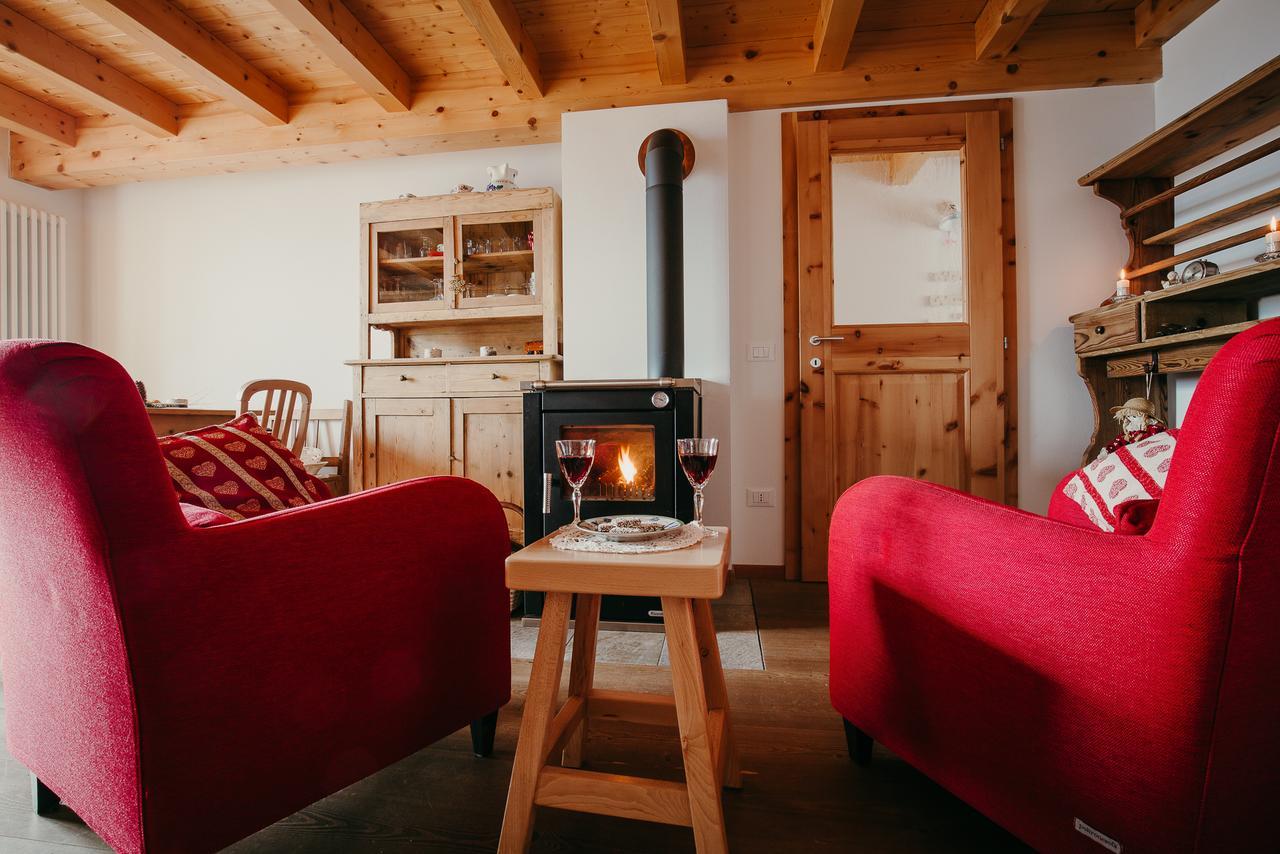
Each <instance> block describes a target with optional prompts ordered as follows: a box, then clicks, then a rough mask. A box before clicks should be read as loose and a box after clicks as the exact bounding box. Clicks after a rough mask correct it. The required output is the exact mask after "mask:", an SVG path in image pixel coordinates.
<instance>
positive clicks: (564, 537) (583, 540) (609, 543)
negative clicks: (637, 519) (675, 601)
mask: <svg viewBox="0 0 1280 854" xmlns="http://www.w3.org/2000/svg"><path fill="white" fill-rule="evenodd" d="M704 536H706V532H705V531H703V529H701V528H699V527H698V526H697V525H685V526H684V527H683V528H680V529H679V530H677V531H676V532H675V533H674V534H668V535H666V536H663V537H657V538H655V539H652V540H635V541H632V542H625V543H623V542H614V541H613V540H610V539H609V538H608V537H606V536H605V535H604V534H592V533H590V532H588V531H578V530H575V529H573V528H562V529H561V530H560V533H558V534H556V535H555V536H554V537H552V538H551V547H552V548H553V549H563V550H564V551H570V552H608V553H610V554H626V555H636V554H647V553H652V552H673V551H676V550H677V549H686V548H688V547H689V546H692V545H695V544H697V543H699V542H701V541H702V538H703V537H704Z"/></svg>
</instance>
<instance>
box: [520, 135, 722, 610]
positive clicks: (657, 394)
mask: <svg viewBox="0 0 1280 854" xmlns="http://www.w3.org/2000/svg"><path fill="white" fill-rule="evenodd" d="M640 160H641V164H642V165H641V171H643V173H644V177H645V235H646V247H647V249H646V259H645V260H646V264H645V271H646V280H647V286H648V290H647V308H648V311H647V322H648V345H649V349H648V369H649V375H650V376H651V377H664V378H665V379H639V380H613V381H608V380H601V381H597V380H566V381H561V382H544V381H539V382H533V383H527V384H525V386H524V389H525V395H524V495H525V503H524V506H525V543H526V544H529V543H532V542H535V541H536V540H538V539H539V538H541V537H544V536H546V535H547V534H549V533H551V532H552V531H554V530H556V529H557V528H559V527H561V526H563V525H566V524H568V523H569V522H572V521H573V504H572V500H571V495H572V489H571V488H570V487H569V485H568V484H567V483H565V482H564V479H563V478H562V477H561V474H560V466H559V464H558V462H557V460H556V440H558V439H595V440H596V456H595V463H594V465H593V466H592V469H591V474H590V475H589V477H588V479H587V482H586V483H585V484H584V486H583V489H582V517H583V518H584V519H590V518H591V517H593V516H609V515H616V514H620V513H653V514H658V515H662V516H674V517H676V518H678V519H683V520H685V521H689V520H690V519H692V518H693V489H692V487H690V486H689V482H688V480H686V479H685V477H684V474H683V472H681V470H680V463H679V461H678V460H677V458H676V439H686V438H696V437H698V436H701V435H702V433H701V430H702V381H701V380H692V379H683V377H684V179H685V178H687V177H688V175H689V172H690V171H691V170H692V169H693V161H694V152H693V143H692V142H691V141H690V139H689V138H688V137H687V136H685V135H684V134H683V133H681V132H680V131H677V130H672V129H670V128H665V129H663V130H659V131H655V132H654V133H652V134H650V135H649V136H648V137H647V138H646V139H645V140H644V142H642V143H641V145H640ZM673 378H674V379H673ZM538 509H541V511H542V512H541V514H539V513H538V512H537V510H538ZM542 601H543V596H542V594H540V593H526V594H525V613H526V615H527V616H526V619H531V620H536V619H538V618H540V616H541V614H542ZM661 607H662V606H661V604H660V602H659V600H657V599H644V598H640V597H634V596H606V597H604V599H603V601H602V603H601V612H600V619H601V622H602V624H612V625H615V626H616V625H618V624H625V625H627V626H628V627H633V628H645V627H647V626H652V627H654V628H655V629H656V628H660V627H661V624H662V611H661V610H660V609H661Z"/></svg>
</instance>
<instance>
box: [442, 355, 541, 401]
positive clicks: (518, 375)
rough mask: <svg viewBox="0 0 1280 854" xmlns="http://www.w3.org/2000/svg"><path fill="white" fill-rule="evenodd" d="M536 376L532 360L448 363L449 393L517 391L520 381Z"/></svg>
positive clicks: (536, 368) (534, 378)
mask: <svg viewBox="0 0 1280 854" xmlns="http://www.w3.org/2000/svg"><path fill="white" fill-rule="evenodd" d="M537 378H538V365H537V364H536V363H533V362H494V363H493V364H491V365H488V364H480V365H450V366H449V393H450V394H461V393H465V392H491V391H519V390H520V383H521V382H523V381H525V380H536V379H537Z"/></svg>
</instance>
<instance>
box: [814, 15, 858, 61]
mask: <svg viewBox="0 0 1280 854" xmlns="http://www.w3.org/2000/svg"><path fill="white" fill-rule="evenodd" d="M863 3H864V0H822V2H821V4H820V5H819V6H818V24H817V26H816V27H815V28H814V31H813V70H814V71H843V70H844V64H845V61H846V60H847V59H848V58H849V46H850V45H851V44H853V32H854V30H856V29H857V28H858V18H859V16H861V15H862V5H863Z"/></svg>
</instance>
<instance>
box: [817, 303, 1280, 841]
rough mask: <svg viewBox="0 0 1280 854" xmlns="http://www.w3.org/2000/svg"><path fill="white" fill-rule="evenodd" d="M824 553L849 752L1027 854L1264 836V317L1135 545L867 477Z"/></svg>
mask: <svg viewBox="0 0 1280 854" xmlns="http://www.w3.org/2000/svg"><path fill="white" fill-rule="evenodd" d="M830 554H831V557H830V594H831V700H832V703H833V704H834V706H835V708H836V710H837V711H839V712H840V714H841V715H843V716H844V718H845V720H846V725H847V727H848V732H849V735H850V746H851V751H852V752H853V753H854V754H855V758H856V759H860V760H862V761H865V760H866V759H868V758H869V754H870V745H871V741H870V739H871V738H875V739H876V740H878V741H881V742H882V743H884V744H885V745H886V746H887V747H888V748H889V749H891V750H892V751H893V752H895V753H896V754H898V755H899V756H901V757H903V758H904V759H905V760H907V761H908V762H910V763H911V764H913V765H915V766H916V767H917V768H919V769H920V770H921V771H923V772H924V773H925V774H927V775H929V776H930V777H932V778H933V779H934V780H936V781H937V782H938V783H940V784H941V785H943V786H945V787H946V788H948V789H950V790H951V791H952V792H953V793H955V794H956V795H957V796H959V797H960V798H962V799H963V800H965V801H967V802H968V803H970V804H972V805H973V806H974V807H976V808H977V809H979V810H981V811H982V812H984V813H985V814H986V815H988V816H989V817H991V818H992V819H993V820H995V821H996V822H998V823H999V824H1001V825H1003V826H1004V827H1006V828H1007V829H1009V830H1010V831H1011V832H1013V833H1014V834H1016V835H1017V836H1019V837H1021V838H1022V839H1023V840H1024V841H1026V842H1028V843H1030V844H1031V845H1032V846H1034V847H1036V848H1038V849H1040V850H1043V851H1081V852H1097V851H1103V850H1105V848H1104V847H1099V844H1098V842H1097V841H1095V840H1092V839H1090V838H1089V837H1088V836H1087V835H1086V834H1088V833H1089V832H1090V830H1089V828H1092V829H1093V830H1095V831H1098V832H1100V833H1101V834H1104V835H1105V836H1106V837H1109V838H1110V839H1112V840H1115V841H1117V842H1118V843H1119V844H1120V845H1122V846H1123V849H1124V851H1125V854H1129V852H1142V851H1154V852H1175V851H1251V850H1260V847H1266V848H1267V849H1268V850H1270V849H1272V848H1273V846H1274V845H1275V829H1274V818H1273V812H1274V802H1275V800H1276V798H1277V796H1280V729H1277V727H1276V724H1275V721H1276V715H1277V712H1280V320H1272V321H1268V322H1266V323H1263V324H1260V325H1258V326H1256V327H1254V328H1253V329H1252V330H1250V331H1248V332H1245V333H1242V334H1240V335H1238V336H1236V338H1234V339H1233V340H1232V341H1230V342H1229V343H1228V344H1227V345H1226V346H1225V347H1224V348H1223V349H1222V351H1221V352H1220V353H1219V354H1218V355H1217V357H1216V358H1214V360H1213V362H1212V363H1211V364H1210V365H1209V368H1208V370H1207V371H1206V372H1205V375H1204V377H1203V379H1202V380H1201V382H1200V384H1199V388H1198V389H1197V391H1196V394H1195V397H1194V398H1193V400H1192V402H1191V407H1190V411H1189V412H1188V413H1187V417H1186V419H1185V424H1184V426H1183V430H1182V433H1181V435H1180V438H1179V442H1178V451H1177V453H1176V455H1175V457H1174V462H1173V467H1172V470H1171V471H1170V472H1169V477H1168V481H1167V483H1166V486H1165V494H1164V497H1163V499H1162V503H1161V507H1160V510H1159V512H1158V514H1157V515H1156V519H1155V522H1154V525H1153V527H1152V528H1151V530H1150V532H1149V533H1148V534H1146V535H1144V536H1123V535H1117V534H1109V533H1103V532H1101V531H1098V530H1086V529H1084V528H1080V527H1076V526H1073V525H1069V524H1065V523H1062V522H1055V521H1051V520H1049V519H1045V518H1042V517H1039V516H1035V515H1033V514H1030V513H1024V512H1021V511H1018V510H1013V509H1010V508H1007V507H1002V506H997V505H995V504H991V503H988V502H986V501H982V500H979V499H977V498H973V497H971V496H969V495H965V494H962V493H959V492H955V491H953V490H949V489H945V488H942V487H938V486H932V485H929V484H925V483H920V482H915V481H910V480H904V479H900V478H873V479H871V480H867V481H864V482H862V483H859V484H858V485H856V486H854V487H853V488H852V489H850V490H849V491H848V492H846V493H845V494H844V496H843V497H842V498H841V499H840V501H839V503H838V505H837V506H836V509H835V513H834V516H833V518H832V523H831V552H830ZM1078 822H1079V823H1083V825H1084V826H1080V827H1078Z"/></svg>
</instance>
